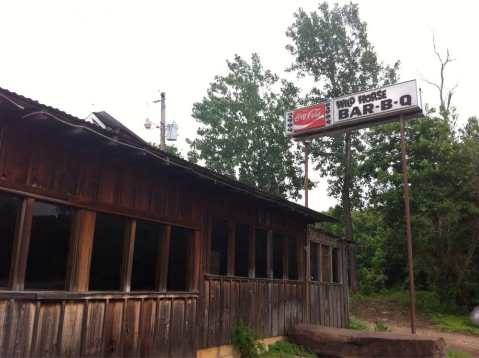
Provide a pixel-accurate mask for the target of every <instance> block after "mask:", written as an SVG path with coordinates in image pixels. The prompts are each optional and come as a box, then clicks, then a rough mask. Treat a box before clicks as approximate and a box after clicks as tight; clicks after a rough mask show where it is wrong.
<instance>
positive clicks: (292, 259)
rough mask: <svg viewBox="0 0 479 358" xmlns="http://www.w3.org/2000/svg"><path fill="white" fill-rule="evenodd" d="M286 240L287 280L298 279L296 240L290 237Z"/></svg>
mask: <svg viewBox="0 0 479 358" xmlns="http://www.w3.org/2000/svg"><path fill="white" fill-rule="evenodd" d="M287 240H288V252H287V255H288V279H290V280H297V279H298V246H297V243H296V239H295V238H294V237H292V236H288V237H287Z"/></svg>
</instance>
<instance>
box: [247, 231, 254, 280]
mask: <svg viewBox="0 0 479 358" xmlns="http://www.w3.org/2000/svg"><path fill="white" fill-rule="evenodd" d="M248 254H249V257H248V261H249V270H248V277H249V278H255V276H256V228H255V227H254V226H253V225H251V226H250V236H249V250H248Z"/></svg>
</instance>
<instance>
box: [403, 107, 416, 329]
mask: <svg viewBox="0 0 479 358" xmlns="http://www.w3.org/2000/svg"><path fill="white" fill-rule="evenodd" d="M405 131H406V120H405V119H404V116H403V115H402V114H401V162H402V175H403V190H404V192H403V194H404V218H405V222H406V247H407V263H408V271H409V301H410V302H409V303H410V315H411V333H412V334H415V333H416V289H415V287H414V267H413V255H412V233H411V210H410V208H409V178H408V165H407V157H406V135H405Z"/></svg>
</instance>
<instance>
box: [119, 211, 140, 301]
mask: <svg viewBox="0 0 479 358" xmlns="http://www.w3.org/2000/svg"><path fill="white" fill-rule="evenodd" d="M135 236H136V220H128V223H127V225H126V229H125V235H124V239H123V258H122V261H121V278H120V282H121V283H120V290H121V291H123V292H130V290H131V271H132V269H133V251H134V248H135Z"/></svg>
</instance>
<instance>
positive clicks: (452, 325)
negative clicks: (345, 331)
mask: <svg viewBox="0 0 479 358" xmlns="http://www.w3.org/2000/svg"><path fill="white" fill-rule="evenodd" d="M369 299H377V300H382V301H387V302H392V303H395V304H398V305H401V306H403V307H404V306H408V305H409V292H408V291H407V290H399V289H390V290H384V291H381V292H378V293H374V294H371V295H368V296H365V295H362V294H361V293H358V294H355V295H354V296H353V297H352V301H353V302H355V301H356V302H360V301H364V300H369ZM416 309H417V311H418V312H422V313H425V314H426V315H427V316H428V317H429V318H430V319H431V321H432V322H433V324H434V325H435V326H436V327H437V328H440V329H442V330H444V331H448V332H457V333H469V334H474V335H478V336H479V327H476V326H474V325H472V323H471V322H470V320H469V316H468V315H467V314H465V313H464V310H462V309H461V308H460V307H457V306H454V305H451V304H444V303H442V302H441V300H440V298H439V296H438V295H437V293H435V292H429V291H417V292H416ZM375 328H377V327H375ZM379 328H380V329H381V328H383V327H379ZM359 329H360V328H359Z"/></svg>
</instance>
